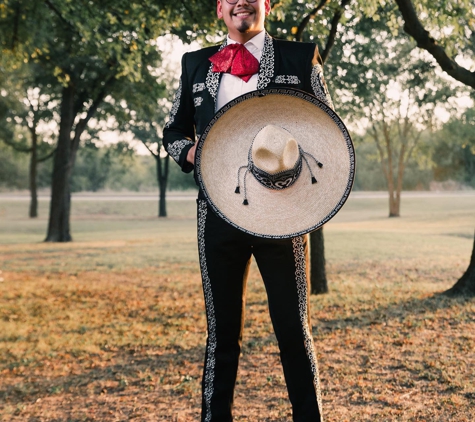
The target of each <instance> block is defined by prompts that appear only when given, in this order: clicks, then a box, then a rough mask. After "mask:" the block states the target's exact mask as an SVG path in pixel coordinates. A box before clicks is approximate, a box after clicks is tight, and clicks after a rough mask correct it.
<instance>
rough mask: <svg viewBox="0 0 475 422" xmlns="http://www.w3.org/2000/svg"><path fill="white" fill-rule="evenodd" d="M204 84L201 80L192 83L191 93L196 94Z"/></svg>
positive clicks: (203, 87) (202, 88) (201, 89)
mask: <svg viewBox="0 0 475 422" xmlns="http://www.w3.org/2000/svg"><path fill="white" fill-rule="evenodd" d="M205 87H206V86H205V84H204V83H203V82H200V83H197V84H193V94H196V93H197V92H201V91H203V90H204V89H205Z"/></svg>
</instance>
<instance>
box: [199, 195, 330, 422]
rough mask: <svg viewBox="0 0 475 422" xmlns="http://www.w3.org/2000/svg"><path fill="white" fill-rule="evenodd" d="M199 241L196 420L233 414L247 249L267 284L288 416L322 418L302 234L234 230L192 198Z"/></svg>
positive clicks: (224, 420) (215, 421)
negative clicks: (201, 338) (201, 333)
mask: <svg viewBox="0 0 475 422" xmlns="http://www.w3.org/2000/svg"><path fill="white" fill-rule="evenodd" d="M198 248H199V255H200V266H201V276H202V281H203V292H204V297H205V305H206V315H207V323H208V338H207V342H206V355H205V363H204V369H203V380H202V416H201V420H202V422H229V421H232V405H233V396H234V386H235V382H236V375H237V369H238V362H239V355H240V352H241V339H242V331H243V316H244V309H243V308H244V302H245V290H246V279H247V274H248V270H249V264H250V260H251V256H252V255H254V257H255V259H256V262H257V265H258V267H259V271H260V273H261V275H262V278H263V280H264V284H265V288H266V291H267V297H268V303H269V312H270V316H271V320H272V324H273V327H274V332H275V334H276V337H277V341H278V344H279V349H280V358H281V362H282V366H283V370H284V376H285V381H286V384H287V390H288V393H289V399H290V402H291V404H292V412H293V420H294V422H321V421H322V418H321V396H320V385H319V377H318V367H317V360H316V355H315V350H314V346H313V340H312V334H311V329H310V324H309V314H308V277H307V268H308V266H307V255H308V253H307V251H308V247H307V241H306V237H296V238H293V239H277V240H276V239H264V238H259V237H255V236H252V235H250V234H248V233H245V232H243V231H241V230H238V229H236V228H234V227H233V226H231V225H230V224H228V223H227V222H226V221H224V220H223V219H222V218H220V217H219V216H217V215H216V214H215V213H214V212H213V210H212V209H211V208H210V207H209V206H208V204H207V203H206V201H204V200H198Z"/></svg>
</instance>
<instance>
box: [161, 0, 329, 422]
mask: <svg viewBox="0 0 475 422" xmlns="http://www.w3.org/2000/svg"><path fill="white" fill-rule="evenodd" d="M270 9H271V7H270V0H218V1H217V15H218V18H219V19H223V20H224V22H225V24H226V26H227V28H228V36H227V39H226V40H225V42H224V43H223V44H222V45H220V46H214V47H209V48H204V49H202V50H199V51H196V52H192V53H187V54H185V55H184V56H183V59H182V75H181V79H180V85H179V88H178V90H177V93H176V96H175V100H174V103H173V107H172V110H171V112H170V120H169V122H168V123H167V125H166V127H165V130H164V137H163V140H164V145H165V148H166V150H167V151H168V153H169V154H170V155H171V156H172V158H173V159H174V160H175V161H176V162H177V163H178V164H179V165H180V166H181V168H182V170H183V171H184V172H190V171H192V170H193V168H194V156H195V150H196V140H198V139H199V138H200V135H201V134H202V133H203V130H204V129H205V128H206V125H207V124H208V122H209V121H210V120H211V118H212V117H213V115H214V113H215V112H216V111H217V110H218V109H219V108H221V107H222V106H223V105H224V104H226V103H227V102H229V101H230V100H232V99H234V98H236V97H237V96H239V95H241V94H244V93H247V92H250V91H253V90H256V89H263V88H273V87H279V88H286V87H291V88H296V89H301V90H304V91H306V92H309V93H311V94H313V95H316V96H317V97H318V98H319V99H321V100H322V101H324V102H326V103H327V104H328V105H330V106H332V104H331V99H330V97H329V95H328V92H327V90H326V86H325V84H324V81H323V76H322V66H321V60H320V56H319V54H318V50H317V48H316V46H315V45H314V44H309V43H295V42H289V41H280V40H274V39H272V38H271V37H270V36H269V35H268V34H267V33H266V32H265V30H264V21H265V17H266V16H267V15H268V14H269V13H270ZM236 43H237V44H238V45H234V46H233V47H229V46H231V45H233V44H236ZM239 44H242V45H244V47H246V51H243V50H242V46H241V45H239ZM249 53H250V54H249ZM237 56H241V57H237ZM233 57H236V58H240V59H242V62H239V63H238V62H235V61H234V60H236V59H233V61H232V65H231V66H229V63H230V58H233ZM256 63H257V65H256ZM226 67H228V69H224V70H223V68H226ZM236 69H237V71H236ZM243 69H244V70H243ZM249 69H251V70H249ZM226 71H228V72H231V73H226ZM204 198H205V197H204V195H203V193H202V192H200V193H199V195H198V246H199V254H200V266H201V275H202V281H203V291H204V296H205V305H206V315H207V322H208V338H207V344H206V356H205V363H204V371H203V380H202V389H203V391H202V419H201V420H202V421H205V422H224V421H226V422H228V421H232V404H233V393H234V385H235V381H236V374H237V368H238V360H239V354H240V351H241V337H242V328H243V315H244V312H243V304H244V296H245V289H246V278H247V273H248V269H249V263H250V259H251V256H252V255H254V257H255V259H256V262H257V265H258V267H259V270H260V272H261V275H262V278H263V281H264V284H265V286H266V290H267V294H268V301H269V311H270V315H271V319H272V323H273V326H274V331H275V334H276V337H277V340H278V343H279V348H280V356H281V361H282V366H283V369H284V376H285V379H286V383H287V389H288V392H289V398H290V401H291V404H292V412H293V420H294V421H296V422H310V421H312V422H317V421H321V420H322V416H321V396H320V385H319V377H318V368H317V361H316V356H315V351H314V346H313V340H312V335H311V329H310V325H309V318H308V266H307V254H308V248H307V237H306V236H299V237H296V238H293V239H266V238H259V237H256V236H253V235H251V234H249V233H245V232H243V231H240V230H239V229H237V228H235V227H233V226H231V225H230V224H228V223H227V222H226V221H224V220H223V219H221V218H220V217H219V216H218V215H216V214H215V213H214V212H213V210H212V208H211V207H210V206H209V205H208V204H207V202H206V201H205V199H204Z"/></svg>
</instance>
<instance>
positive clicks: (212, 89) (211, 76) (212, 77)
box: [205, 39, 228, 103]
mask: <svg viewBox="0 0 475 422" xmlns="http://www.w3.org/2000/svg"><path fill="white" fill-rule="evenodd" d="M227 42H228V41H227V39H226V40H224V42H223V44H222V45H221V47H219V50H218V51H221V50H222V49H223V48H224V47H226V44H227ZM220 76H221V74H220V73H219V72H213V63H211V64H210V65H209V69H208V74H207V75H206V82H205V83H206V87H207V88H208V92H209V93H210V94H211V96H212V97H213V99H214V102H215V103H216V96H217V95H218V87H219V77H220Z"/></svg>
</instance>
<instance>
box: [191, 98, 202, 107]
mask: <svg viewBox="0 0 475 422" xmlns="http://www.w3.org/2000/svg"><path fill="white" fill-rule="evenodd" d="M193 102H194V103H195V107H198V106H200V105H201V103H202V102H203V97H195V98H194V99H193Z"/></svg>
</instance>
